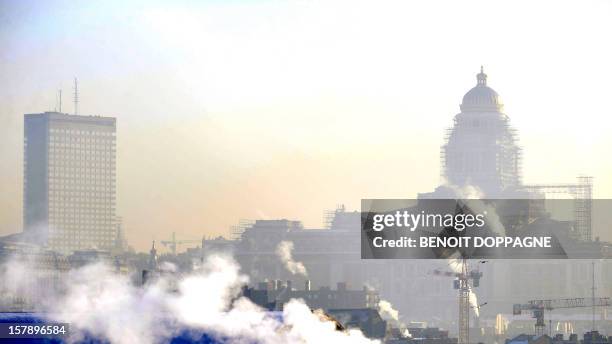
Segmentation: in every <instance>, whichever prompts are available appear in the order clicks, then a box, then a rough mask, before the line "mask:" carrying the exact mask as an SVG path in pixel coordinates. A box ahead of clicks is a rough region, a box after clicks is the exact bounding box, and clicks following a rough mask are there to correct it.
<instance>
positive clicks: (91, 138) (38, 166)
mask: <svg viewBox="0 0 612 344" xmlns="http://www.w3.org/2000/svg"><path fill="white" fill-rule="evenodd" d="M115 169H116V120H115V118H111V117H100V116H81V115H68V114H63V113H58V112H45V113H40V114H26V115H25V118H24V213H23V217H24V219H23V223H24V233H23V234H24V236H25V238H26V239H28V240H29V241H34V242H36V243H38V244H42V245H47V246H48V248H50V249H52V250H54V251H58V252H62V253H70V252H73V251H75V250H83V249H98V250H110V249H111V248H112V247H113V245H114V243H115V242H116V236H117V222H116V219H117V218H116V214H115V212H116V208H115V207H116V175H115V173H116V172H115Z"/></svg>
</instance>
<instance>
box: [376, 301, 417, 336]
mask: <svg viewBox="0 0 612 344" xmlns="http://www.w3.org/2000/svg"><path fill="white" fill-rule="evenodd" d="M378 312H379V313H380V316H381V318H383V319H384V320H386V321H387V322H390V323H391V324H392V325H393V326H395V327H397V328H398V329H400V331H401V332H402V334H403V335H404V336H405V337H410V332H409V331H408V329H407V328H406V325H405V324H404V323H403V322H402V321H401V320H400V318H399V311H397V310H396V309H395V308H393V305H392V304H391V302H389V301H386V300H380V301H379V302H378Z"/></svg>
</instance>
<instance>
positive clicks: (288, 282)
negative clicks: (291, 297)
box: [287, 280, 291, 291]
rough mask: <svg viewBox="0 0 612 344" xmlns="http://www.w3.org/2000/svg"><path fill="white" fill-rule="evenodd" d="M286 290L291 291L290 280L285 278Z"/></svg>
mask: <svg viewBox="0 0 612 344" xmlns="http://www.w3.org/2000/svg"><path fill="white" fill-rule="evenodd" d="M287 290H289V291H291V280H287Z"/></svg>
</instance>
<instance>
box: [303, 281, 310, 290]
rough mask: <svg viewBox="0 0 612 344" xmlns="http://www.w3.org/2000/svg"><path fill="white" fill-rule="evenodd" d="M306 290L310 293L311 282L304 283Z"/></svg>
mask: <svg viewBox="0 0 612 344" xmlns="http://www.w3.org/2000/svg"><path fill="white" fill-rule="evenodd" d="M304 290H307V291H310V280H306V282H304Z"/></svg>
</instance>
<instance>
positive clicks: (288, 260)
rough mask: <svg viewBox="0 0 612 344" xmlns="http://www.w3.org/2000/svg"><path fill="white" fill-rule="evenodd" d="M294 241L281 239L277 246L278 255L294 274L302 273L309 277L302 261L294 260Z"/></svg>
mask: <svg viewBox="0 0 612 344" xmlns="http://www.w3.org/2000/svg"><path fill="white" fill-rule="evenodd" d="M292 251H293V242H291V241H281V242H280V243H279V244H278V246H277V247H276V255H277V256H278V257H279V258H280V260H281V261H282V262H283V264H284V265H285V268H287V270H289V272H291V273H292V274H294V275H302V276H304V277H308V272H307V271H306V267H305V266H304V264H303V263H302V262H296V261H294V260H293V254H292Z"/></svg>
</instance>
